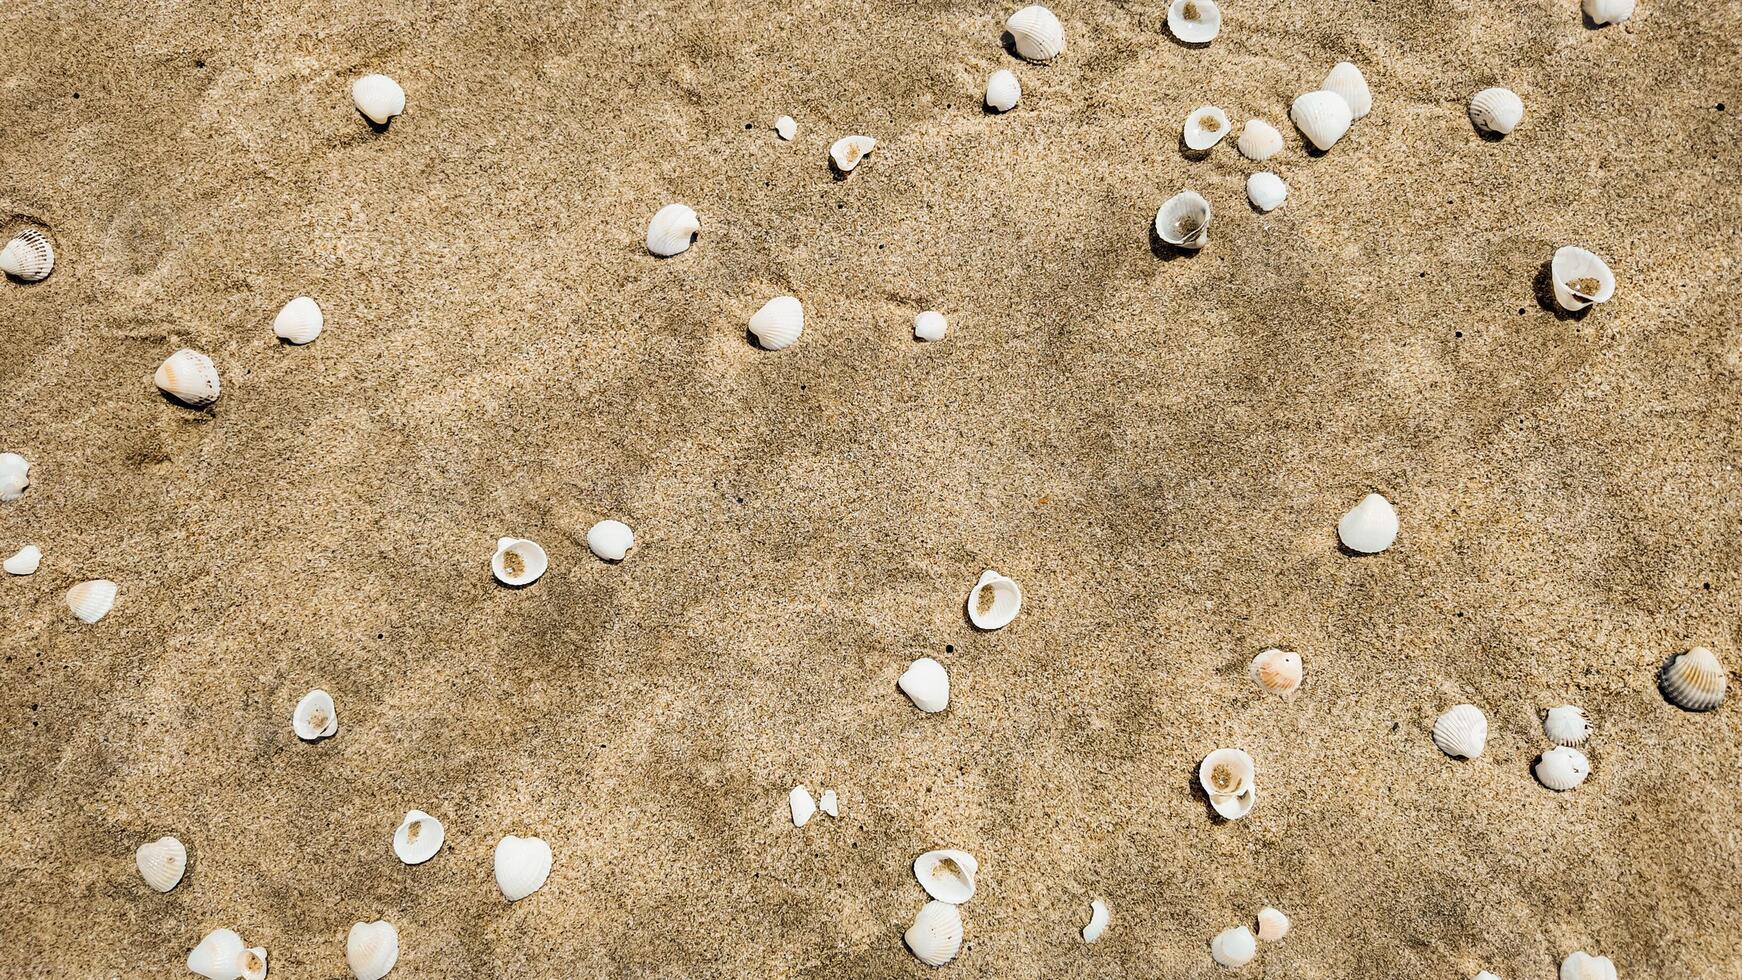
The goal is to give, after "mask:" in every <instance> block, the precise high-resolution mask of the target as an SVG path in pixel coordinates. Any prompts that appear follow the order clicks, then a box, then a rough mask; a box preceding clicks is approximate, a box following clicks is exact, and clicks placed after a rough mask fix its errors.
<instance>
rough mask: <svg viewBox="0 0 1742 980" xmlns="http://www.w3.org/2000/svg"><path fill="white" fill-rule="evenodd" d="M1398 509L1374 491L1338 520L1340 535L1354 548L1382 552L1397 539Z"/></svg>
mask: <svg viewBox="0 0 1742 980" xmlns="http://www.w3.org/2000/svg"><path fill="white" fill-rule="evenodd" d="M1397 527H1398V524H1397V509H1396V508H1394V507H1392V506H1391V501H1389V500H1386V499H1385V498H1384V497H1383V496H1382V495H1380V494H1377V493H1370V494H1368V495H1367V496H1365V497H1362V498H1361V502H1360V503H1358V504H1356V505H1355V507H1354V509H1352V510H1350V511H1349V512H1348V513H1347V514H1344V515H1343V519H1342V520H1340V521H1338V522H1337V539H1338V540H1339V541H1342V542H1343V547H1345V548H1348V549H1349V550H1350V551H1358V552H1360V553H1362V554H1364V555H1372V554H1378V553H1379V552H1381V551H1384V550H1385V549H1387V548H1389V547H1391V545H1392V544H1393V543H1394V542H1396V541H1397Z"/></svg>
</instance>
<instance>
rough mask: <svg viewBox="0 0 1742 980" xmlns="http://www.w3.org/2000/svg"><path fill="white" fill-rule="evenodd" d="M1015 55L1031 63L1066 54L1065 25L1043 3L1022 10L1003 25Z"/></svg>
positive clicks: (1049, 59) (1012, 15)
mask: <svg viewBox="0 0 1742 980" xmlns="http://www.w3.org/2000/svg"><path fill="white" fill-rule="evenodd" d="M1004 29H1005V30H1007V31H1009V32H1010V37H1011V40H1013V41H1015V42H1016V53H1017V54H1019V55H1021V56H1022V57H1024V58H1026V59H1027V60H1029V61H1051V60H1052V59H1054V58H1057V57H1058V56H1059V55H1061V54H1063V53H1064V50H1065V25H1063V24H1061V23H1059V19H1058V18H1057V17H1055V16H1053V12H1052V11H1050V10H1048V9H1046V8H1045V7H1042V6H1041V5H1040V4H1033V5H1031V6H1027V7H1023V8H1022V9H1021V10H1018V11H1017V12H1016V13H1014V14H1011V15H1010V19H1009V20H1007V21H1005V22H1004Z"/></svg>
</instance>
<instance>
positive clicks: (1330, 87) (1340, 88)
mask: <svg viewBox="0 0 1742 980" xmlns="http://www.w3.org/2000/svg"><path fill="white" fill-rule="evenodd" d="M1319 88H1321V89H1324V90H1325V91H1327V92H1335V93H1337V94H1338V95H1340V96H1342V97H1343V101H1344V102H1346V103H1348V104H1349V115H1350V117H1351V119H1360V118H1361V117H1362V116H1365V115H1366V114H1367V113H1369V112H1372V111H1373V91H1372V90H1371V89H1369V88H1368V87H1367V76H1365V75H1363V74H1361V69H1359V68H1356V67H1355V66H1354V64H1353V63H1351V62H1347V61H1339V62H1337V63H1336V64H1335V65H1334V66H1332V68H1331V70H1330V72H1329V73H1327V74H1326V75H1325V80H1324V81H1323V82H1320V83H1319Z"/></svg>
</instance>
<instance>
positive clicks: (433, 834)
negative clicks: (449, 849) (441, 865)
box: [393, 810, 447, 864]
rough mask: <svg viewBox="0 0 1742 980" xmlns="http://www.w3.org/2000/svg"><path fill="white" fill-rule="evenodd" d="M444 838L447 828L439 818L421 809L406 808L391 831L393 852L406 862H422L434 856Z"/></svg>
mask: <svg viewBox="0 0 1742 980" xmlns="http://www.w3.org/2000/svg"><path fill="white" fill-rule="evenodd" d="M445 840H447V830H446V829H445V828H443V827H442V822H441V821H440V820H437V819H436V818H434V817H432V816H430V815H429V814H427V813H425V812H423V811H422V810H407V811H405V819H404V820H401V821H400V822H399V827H398V828H397V829H396V830H394V831H393V853H394V854H395V855H397V856H398V857H399V860H401V861H404V862H405V863H406V864H422V863H424V862H425V861H428V860H429V859H430V858H432V857H435V856H436V852H437V851H439V850H441V849H442V842H443V841H445Z"/></svg>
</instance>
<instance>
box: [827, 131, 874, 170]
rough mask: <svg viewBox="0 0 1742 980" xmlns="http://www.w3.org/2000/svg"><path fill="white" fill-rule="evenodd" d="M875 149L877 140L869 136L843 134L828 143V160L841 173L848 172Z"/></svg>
mask: <svg viewBox="0 0 1742 980" xmlns="http://www.w3.org/2000/svg"><path fill="white" fill-rule="evenodd" d="M875 149H877V141H876V140H874V139H872V138H871V137H869V136H843V137H841V138H840V139H838V140H836V141H834V142H833V143H830V144H829V161H830V162H832V163H833V164H834V165H835V169H836V170H839V171H840V172H841V173H844V174H850V173H852V172H853V168H854V167H857V166H858V165H859V161H861V160H863V159H865V156H866V154H868V153H870V152H871V151H872V150H875Z"/></svg>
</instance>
